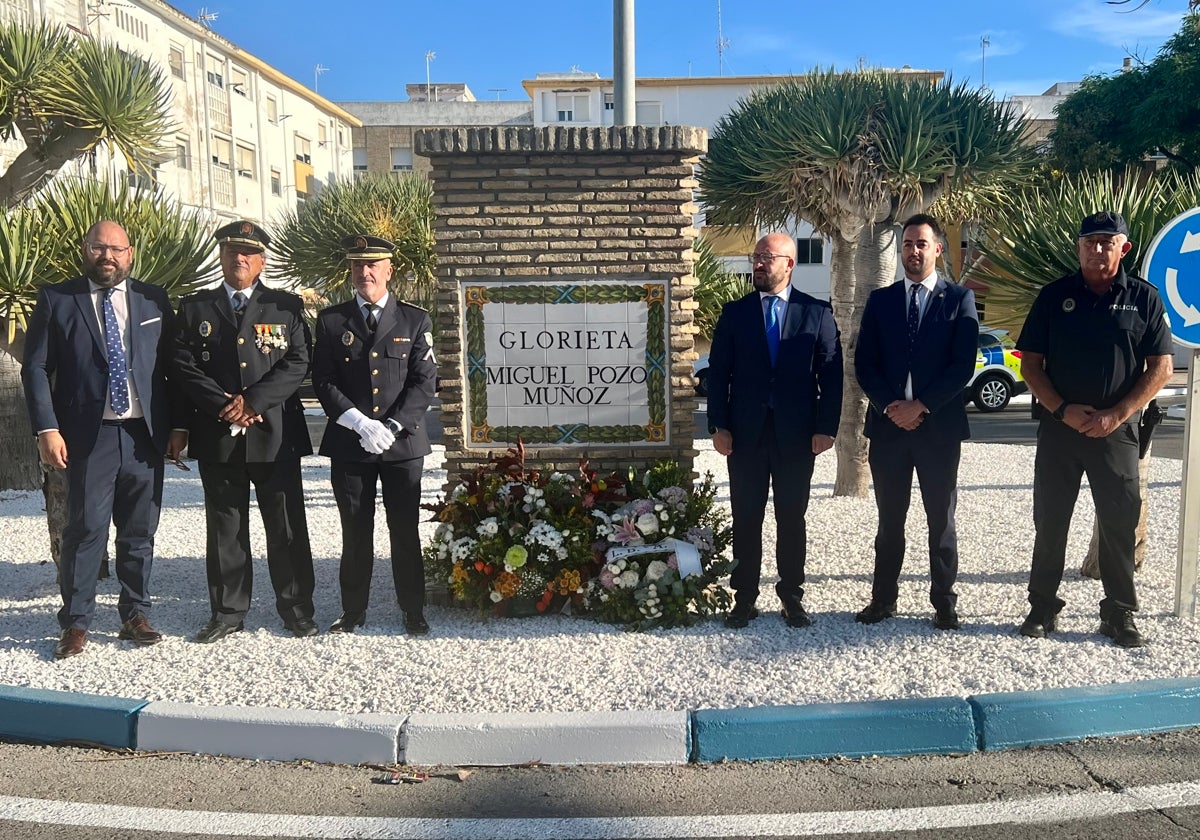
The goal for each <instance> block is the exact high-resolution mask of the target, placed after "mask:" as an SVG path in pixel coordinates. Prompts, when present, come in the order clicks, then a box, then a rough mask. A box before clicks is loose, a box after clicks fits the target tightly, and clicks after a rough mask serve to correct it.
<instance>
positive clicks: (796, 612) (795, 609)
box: [783, 602, 812, 627]
mask: <svg viewBox="0 0 1200 840" xmlns="http://www.w3.org/2000/svg"><path fill="white" fill-rule="evenodd" d="M783 620H784V621H785V622H787V626H788V627H808V626H809V625H810V624H812V618H810V617H809V615H808V610H806V609H804V605H803V604H800V603H798V602H797V603H792V604H786V605H784V608H783Z"/></svg>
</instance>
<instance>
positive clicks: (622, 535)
mask: <svg viewBox="0 0 1200 840" xmlns="http://www.w3.org/2000/svg"><path fill="white" fill-rule="evenodd" d="M612 541H613V542H615V543H620V544H621V545H641V544H642V535H641V534H640V533H639V532H638V529H637V525H635V524H634V522H633V518H632V517H629V516H626V517H625V518H624V519H622V520H621V524H620V525H618V526H617V529H616V530H615V531H614V532H613V535H612Z"/></svg>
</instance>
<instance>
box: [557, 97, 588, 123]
mask: <svg viewBox="0 0 1200 840" xmlns="http://www.w3.org/2000/svg"><path fill="white" fill-rule="evenodd" d="M554 107H555V110H556V112H557V118H558V122H587V121H588V120H590V119H591V115H590V114H589V113H588V95H587V94H586V93H556V94H555V95H554Z"/></svg>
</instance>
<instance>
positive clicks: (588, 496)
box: [583, 493, 596, 510]
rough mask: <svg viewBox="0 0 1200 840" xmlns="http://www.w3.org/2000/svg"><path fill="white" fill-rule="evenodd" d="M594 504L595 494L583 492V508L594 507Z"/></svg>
mask: <svg viewBox="0 0 1200 840" xmlns="http://www.w3.org/2000/svg"><path fill="white" fill-rule="evenodd" d="M595 505H596V494H595V493H584V494H583V507H584V509H585V510H590V509H591V508H593V507H595Z"/></svg>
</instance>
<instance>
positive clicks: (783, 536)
mask: <svg viewBox="0 0 1200 840" xmlns="http://www.w3.org/2000/svg"><path fill="white" fill-rule="evenodd" d="M751 263H752V266H753V269H754V289H755V291H753V292H751V293H750V294H748V295H746V296H745V297H743V298H741V299H739V300H735V301H733V302H731V303H727V304H725V307H724V308H723V309H722V310H721V317H720V319H718V321H717V327H716V329H715V330H714V331H713V342H712V350H711V351H710V353H709V368H708V381H709V397H708V425H709V429H708V431H709V433H710V434H711V435H712V439H713V447H714V448H715V449H716V450H717V452H719V453H720V454H722V455H724V456H726V458H728V459H729V461H728V463H729V495H730V500H731V503H732V510H733V556H734V560H735V561H736V566H735V567H734V570H733V573H732V575H731V576H730V585H731V586H732V587H733V590H734V596H735V597H734V605H733V609H732V610H730V613H729V616H728V618H726V619H725V626H727V627H731V628H735V629H737V628H741V627H745V626H746V625H747V624H748V623H749V622H750V620H751V619H753V618H756V617H757V616H758V610H757V609H756V608H755V606H754V603H755V601H756V600H757V598H758V590H759V584H760V578H761V570H762V525H763V517H764V515H765V513H766V506H767V493H768V491H771V492H773V494H774V504H775V526H776V534H777V537H776V543H775V564H776V567H777V568H778V570H779V582H778V583H777V584H776V585H775V592H776V594H777V595H778V596H779V600H780V601H781V602H782V603H783V618H784V620H785V621H786V622H787V624H788V626H789V627H807V626H808V625H809V624H811V623H812V620H811V618H810V617H809V615H808V612H807V611H806V610H805V609H804V605H803V603H802V600H801V599H802V598H803V597H804V561H805V554H806V550H807V548H806V542H807V534H806V531H805V525H804V516H805V513H806V512H807V510H808V496H809V484H810V482H811V480H812V471H813V464H814V463H815V460H816V456H817V455H819V454H821V453H822V452H824V451H825V450H827V449H829V448H830V447H831V446H833V437H834V435H835V434H837V427H838V421H839V418H840V417H841V411H842V346H841V340H840V337H839V335H838V328H837V325H836V324H835V323H834V320H833V309H832V308H831V307H830V306H829V304H828V303H826V302H824V301H819V300H817V299H816V298H813V297H810V296H809V295H806V294H804V293H803V292H801V291H799V290H797V289H793V288H792V287H791V277H792V269H793V268H794V267H795V265H796V242H795V240H793V239H792V238H791V237H790V236H788V235H787V234H783V233H772V234H769V235H768V236H764V237H763V238H762V239H760V240H759V242H758V245H757V246H755V249H754V254H753V256H752V257H751Z"/></svg>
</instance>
